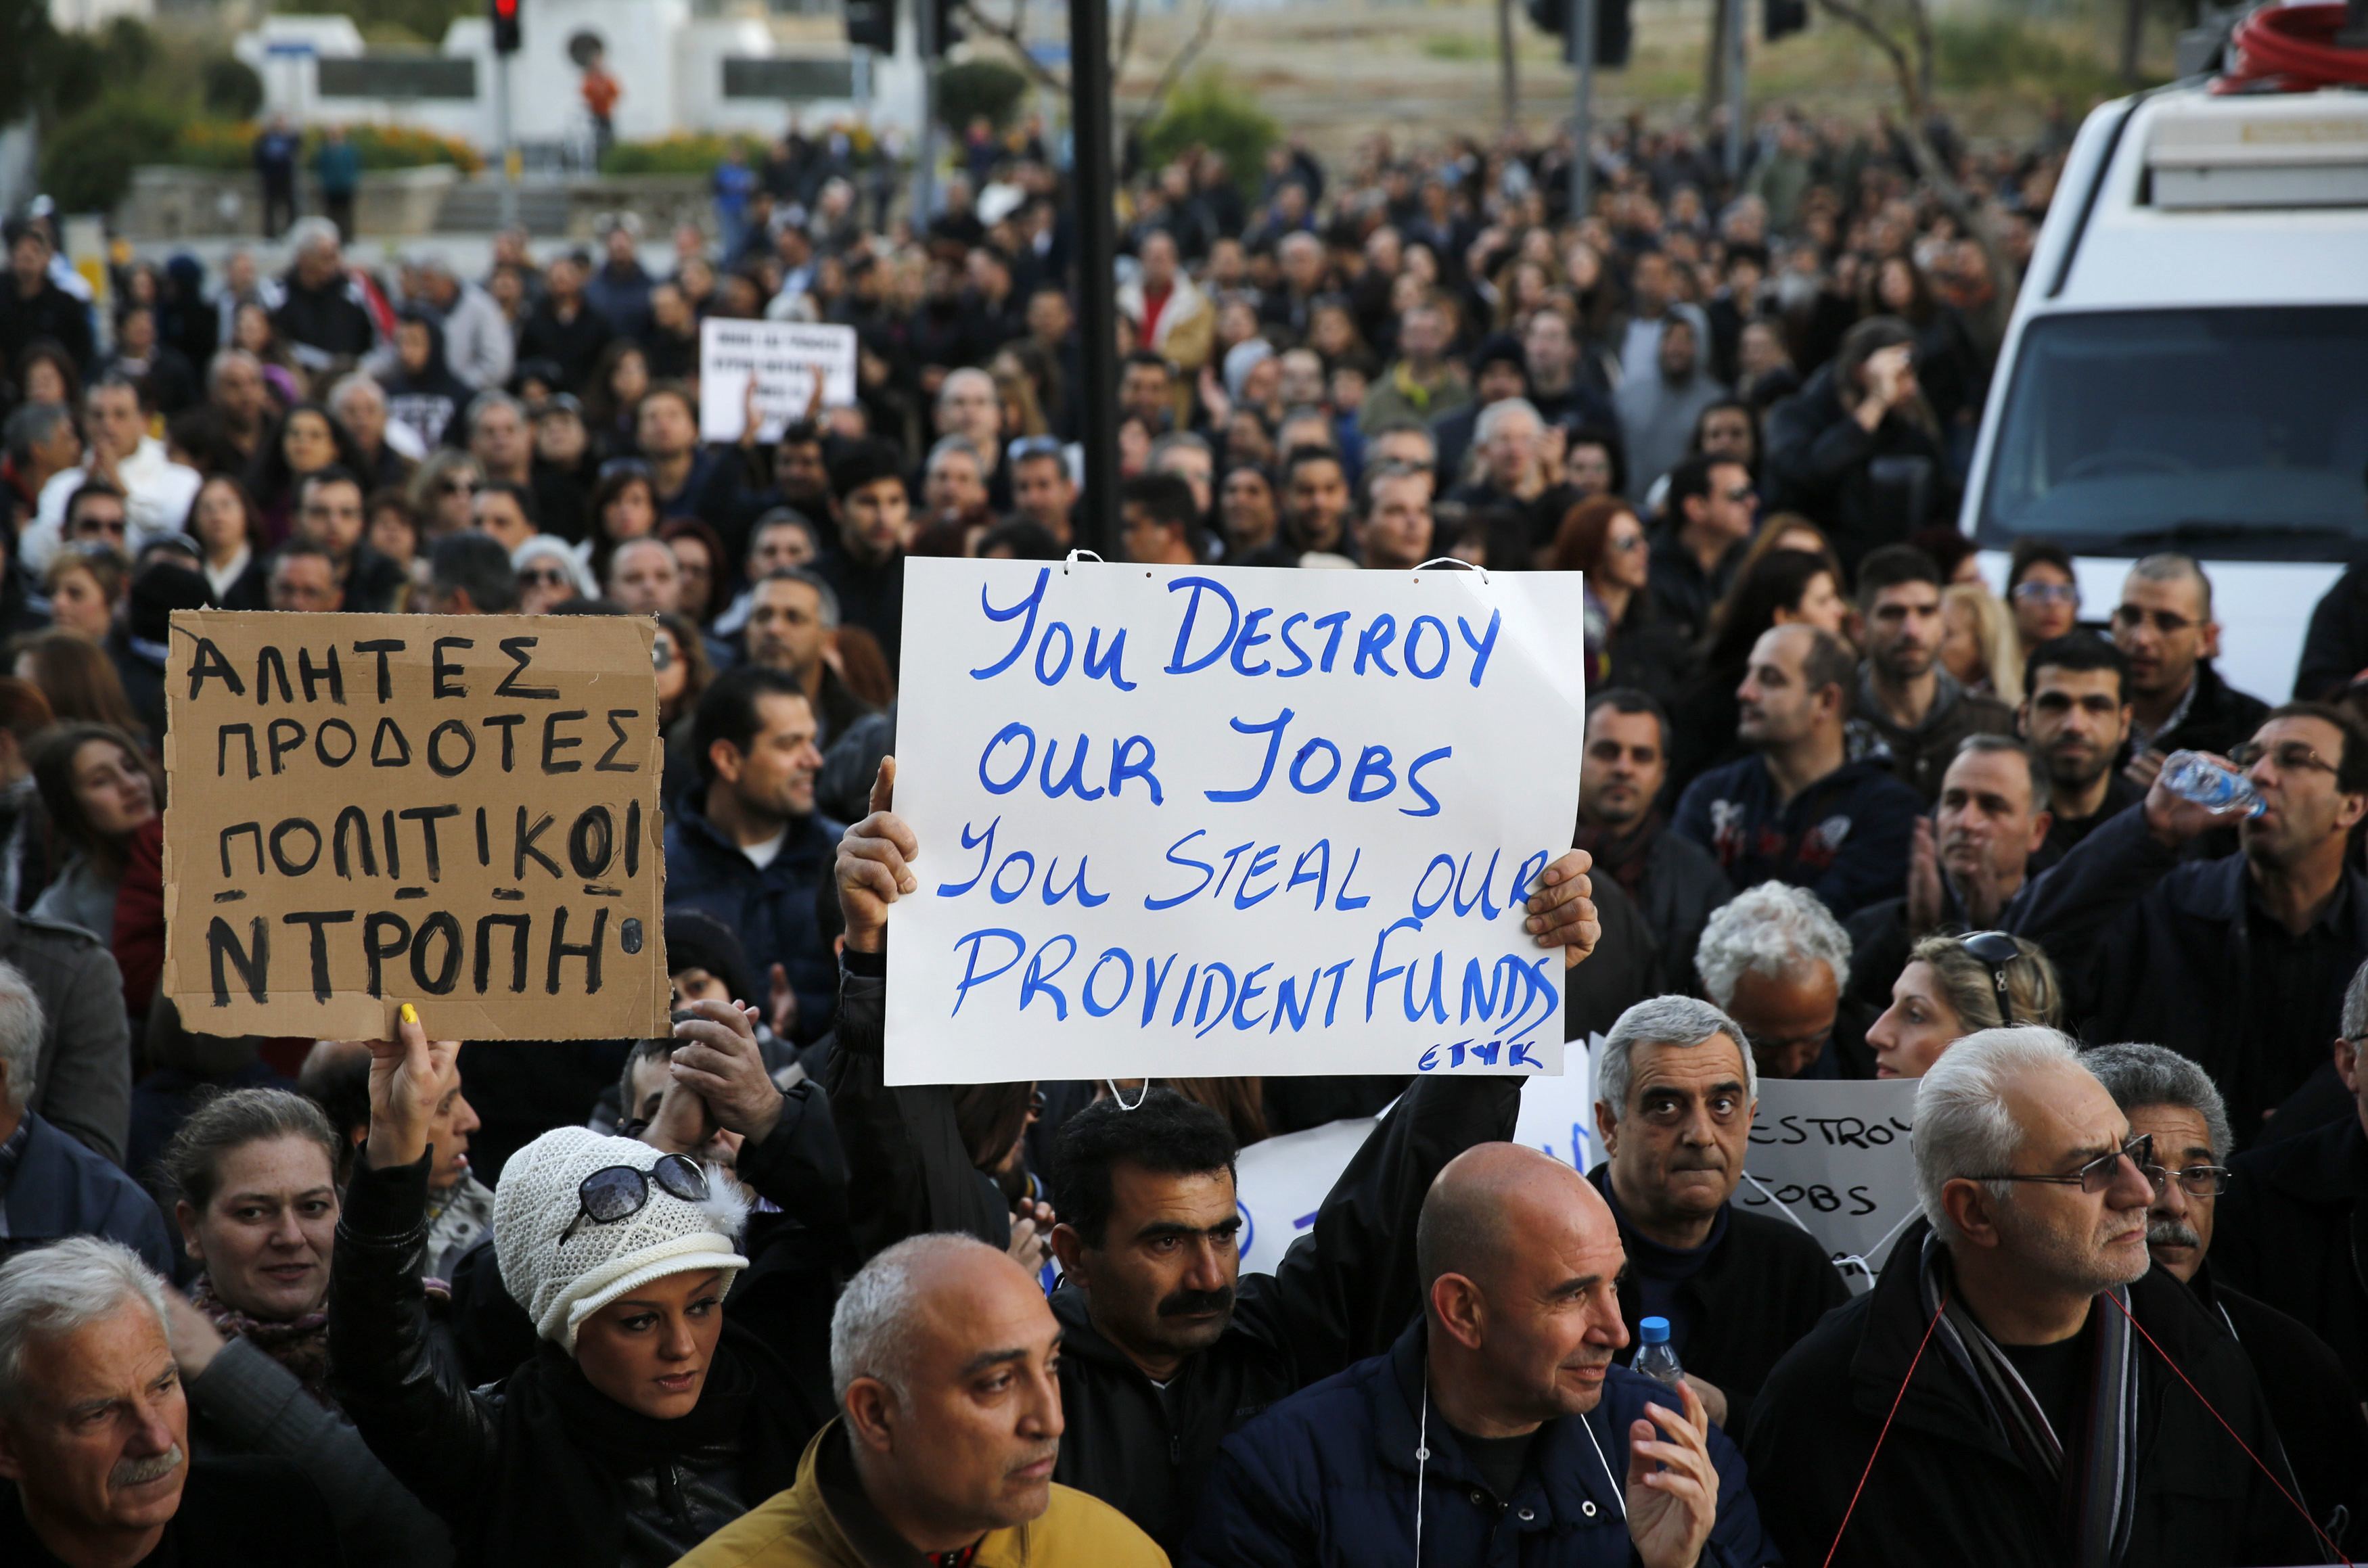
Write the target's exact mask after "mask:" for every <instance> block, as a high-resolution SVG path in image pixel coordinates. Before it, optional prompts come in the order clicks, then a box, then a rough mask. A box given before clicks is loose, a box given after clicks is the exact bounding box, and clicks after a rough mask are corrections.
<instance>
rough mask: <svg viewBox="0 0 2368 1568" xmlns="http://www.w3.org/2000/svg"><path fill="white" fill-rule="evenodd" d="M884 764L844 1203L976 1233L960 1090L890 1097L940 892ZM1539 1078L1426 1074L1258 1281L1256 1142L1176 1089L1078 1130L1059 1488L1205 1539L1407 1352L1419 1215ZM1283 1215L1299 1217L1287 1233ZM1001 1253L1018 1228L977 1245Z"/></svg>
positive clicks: (859, 832) (856, 836) (848, 1104)
mask: <svg viewBox="0 0 2368 1568" xmlns="http://www.w3.org/2000/svg"><path fill="white" fill-rule="evenodd" d="M895 778H896V772H895V759H894V758H893V757H890V758H886V759H884V760H883V761H882V764H881V769H880V774H879V777H878V778H877V779H875V780H874V782H873V785H872V789H871V814H870V815H868V816H866V817H865V818H864V819H863V820H862V821H861V822H860V823H858V824H855V825H854V826H853V827H851V828H849V829H848V832H847V835H846V837H845V838H844V839H843V840H841V842H840V844H839V850H838V863H837V882H838V899H839V907H840V909H841V910H842V911H844V912H845V914H846V916H847V945H846V950H845V954H844V956H843V960H842V961H843V964H844V969H843V971H842V978H841V981H840V987H839V1011H838V1017H837V1040H838V1047H837V1053H836V1055H835V1058H834V1060H833V1062H832V1066H831V1071H830V1080H829V1085H828V1086H829V1090H830V1097H831V1108H832V1113H833V1116H834V1118H835V1119H836V1120H837V1125H838V1126H839V1127H840V1128H841V1129H843V1130H848V1137H847V1140H846V1142H847V1152H848V1160H849V1162H850V1169H849V1177H850V1179H849V1184H848V1197H849V1202H850V1207H851V1209H852V1210H853V1214H852V1216H851V1217H852V1220H853V1223H854V1227H855V1232H856V1234H857V1236H858V1238H859V1240H860V1241H864V1242H869V1243H870V1244H872V1245H878V1244H879V1243H880V1241H881V1240H882V1239H883V1238H884V1239H891V1240H893V1239H894V1237H895V1236H897V1235H906V1234H912V1233H918V1232H925V1231H936V1230H949V1229H953V1228H955V1227H956V1226H958V1225H963V1224H965V1223H966V1222H970V1223H974V1221H972V1216H973V1214H974V1213H975V1208H974V1200H975V1197H976V1194H977V1192H978V1188H979V1176H978V1174H977V1172H976V1171H975V1170H974V1169H973V1167H972V1165H971V1163H970V1160H969V1158H968V1156H967V1155H966V1153H964V1152H963V1150H962V1142H961V1140H960V1138H959V1136H957V1135H956V1129H955V1128H954V1125H953V1117H952V1109H951V1091H949V1090H947V1089H945V1088H943V1087H942V1086H939V1087H933V1088H899V1089H893V1090H892V1089H890V1088H888V1087H887V1086H886V1085H885V1083H884V1062H883V1060H882V1049H883V1046H882V1033H883V1023H884V1019H883V1010H884V1005H885V978H886V973H887V956H886V949H887V925H888V909H889V905H890V904H892V903H894V902H895V901H896V899H897V898H899V897H900V896H905V895H908V894H910V893H912V892H915V891H916V890H917V889H918V888H919V886H920V881H919V876H918V874H917V873H916V871H915V870H914V869H913V867H912V864H911V863H912V861H913V860H914V859H915V858H917V857H918V856H919V854H920V853H921V845H920V842H919V840H918V839H917V838H916V836H915V835H914V833H913V830H912V828H911V826H910V825H909V824H906V823H905V820H904V819H903V818H901V817H899V816H897V815H896V814H895V812H894V787H895ZM1588 864H1589V862H1588V858H1587V857H1586V855H1585V854H1583V853H1581V852H1579V851H1577V850H1573V851H1571V852H1570V853H1569V854H1567V855H1565V856H1564V857H1563V858H1561V859H1560V860H1557V861H1555V862H1554V864H1553V865H1552V866H1549V867H1547V868H1546V869H1545V870H1544V871H1543V873H1541V874H1540V876H1539V879H1538V881H1537V882H1536V883H1535V884H1534V890H1533V892H1532V894H1531V898H1530V900H1529V901H1528V917H1527V920H1526V927H1527V931H1528V940H1529V941H1530V942H1531V943H1534V944H1535V945H1536V946H1537V948H1539V949H1561V950H1562V954H1563V961H1564V964H1565V967H1568V966H1570V965H1574V964H1577V963H1578V962H1579V961H1580V960H1583V959H1585V958H1586V957H1587V956H1588V954H1589V953H1590V952H1592V951H1593V950H1594V948H1595V945H1596V942H1597V940H1598V939H1599V937H1600V936H1601V927H1600V923H1599V921H1598V919H1597V915H1596V908H1595V903H1594V902H1593V899H1592V896H1591V891H1592V884H1591V883H1590V881H1588V876H1587V874H1586V873H1587V868H1588ZM1519 1111H1520V1079H1519V1078H1514V1077H1482V1076H1473V1075H1461V1076H1459V1075H1448V1074H1439V1075H1434V1076H1429V1077H1425V1078H1422V1079H1419V1080H1417V1083H1416V1084H1415V1085H1414V1086H1413V1087H1412V1088H1411V1089H1409V1090H1408V1091H1407V1092H1406V1095H1405V1096H1403V1097H1402V1098H1401V1099H1400V1101H1399V1102H1398V1104H1397V1106H1396V1108H1395V1109H1393V1110H1392V1111H1391V1112H1390V1114H1389V1115H1388V1116H1387V1117H1385V1118H1384V1119H1383V1120H1382V1122H1381V1123H1380V1125H1379V1126H1378V1127H1377V1128H1376V1129H1375V1130H1374V1131H1373V1132H1372V1134H1371V1135H1370V1136H1369V1137H1368V1138H1367V1140H1366V1142H1365V1144H1364V1146H1363V1147H1362V1148H1361V1149H1360V1151H1359V1152H1358V1153H1357V1156H1356V1157H1355V1159H1353V1160H1352V1161H1351V1162H1350V1163H1349V1169H1348V1170H1347V1171H1346V1172H1345V1173H1343V1174H1342V1176H1341V1177H1340V1180H1339V1182H1338V1184H1337V1185H1336V1187H1334V1189H1333V1191H1332V1193H1331V1194H1330V1195H1329V1196H1328V1197H1327V1198H1326V1200H1325V1203H1324V1206H1323V1208H1322V1209H1321V1210H1319V1211H1318V1212H1317V1214H1316V1216H1315V1223H1314V1227H1313V1229H1312V1230H1311V1231H1310V1232H1309V1233H1307V1234H1305V1235H1303V1236H1302V1237H1301V1238H1300V1239H1299V1240H1298V1241H1297V1242H1296V1243H1295V1244H1293V1245H1292V1249H1291V1251H1290V1252H1289V1253H1288V1254H1287V1255H1286V1256H1285V1257H1284V1258H1283V1261H1282V1263H1281V1267H1278V1268H1277V1270H1276V1271H1275V1272H1274V1273H1272V1274H1251V1275H1247V1276H1246V1275H1244V1274H1243V1273H1242V1272H1241V1255H1240V1252H1239V1250H1238V1244H1239V1239H1240V1233H1241V1229H1242V1215H1241V1210H1240V1207H1239V1205H1238V1204H1237V1203H1236V1201H1235V1155H1236V1153H1237V1149H1236V1146H1235V1140H1234V1135H1233V1132H1232V1130H1231V1129H1230V1127H1229V1126H1228V1125H1227V1123H1226V1121H1225V1119H1224V1118H1223V1117H1221V1116H1219V1115H1218V1114H1217V1113H1216V1112H1215V1111H1213V1110H1211V1109H1209V1108H1207V1107H1205V1106H1201V1105H1199V1104H1197V1103H1195V1102H1191V1101H1188V1100H1186V1099H1185V1098H1183V1096H1179V1095H1178V1094H1177V1093H1176V1092H1175V1091H1173V1090H1172V1089H1156V1088H1155V1089H1151V1090H1149V1091H1147V1093H1146V1094H1145V1095H1144V1098H1143V1099H1142V1100H1141V1102H1140V1103H1139V1104H1137V1105H1136V1106H1135V1108H1133V1109H1132V1110H1129V1109H1124V1108H1121V1107H1120V1105H1119V1104H1118V1103H1117V1101H1116V1100H1114V1099H1110V1100H1102V1101H1100V1102H1099V1103H1097V1104H1095V1105H1092V1106H1088V1107H1087V1108H1085V1109H1083V1110H1081V1111H1079V1112H1077V1113H1076V1115H1075V1116H1073V1117H1071V1118H1070V1119H1069V1120H1068V1121H1067V1122H1066V1123H1065V1124H1064V1126H1063V1127H1062V1129H1061V1131H1060V1139H1059V1143H1058V1146H1057V1148H1056V1151H1055V1156H1054V1165H1053V1211H1054V1212H1055V1213H1056V1214H1058V1215H1059V1216H1060V1221H1061V1222H1060V1223H1059V1224H1058V1225H1057V1226H1055V1227H1054V1228H1053V1252H1054V1255H1055V1256H1056V1257H1057V1258H1058V1260H1059V1262H1060V1266H1061V1270H1062V1273H1063V1275H1064V1281H1063V1283H1062V1285H1061V1287H1060V1288H1059V1289H1058V1290H1055V1291H1054V1292H1053V1313H1054V1315H1055V1316H1057V1317H1058V1318H1059V1319H1060V1320H1061V1324H1062V1327H1063V1330H1064V1343H1063V1350H1062V1361H1061V1390H1062V1402H1063V1408H1064V1412H1065V1417H1066V1419H1067V1421H1068V1423H1069V1425H1070V1427H1071V1428H1072V1436H1071V1439H1070V1441H1069V1442H1068V1443H1066V1444H1065V1445H1064V1446H1063V1448H1062V1449H1061V1463H1060V1469H1059V1471H1057V1474H1058V1477H1059V1479H1060V1480H1061V1481H1062V1482H1063V1483H1065V1484H1067V1485H1072V1486H1076V1487H1077V1488H1078V1489H1079V1490H1081V1491H1085V1492H1090V1493H1092V1494H1094V1495H1095V1496H1097V1497H1099V1498H1101V1499H1102V1500H1103V1501H1105V1502H1107V1503H1110V1504H1111V1505H1112V1506H1116V1507H1117V1508H1118V1509H1119V1510H1120V1511H1121V1513H1123V1514H1125V1515H1126V1516H1127V1517H1129V1518H1131V1519H1133V1521H1134V1522H1135V1523H1136V1524H1138V1525H1140V1526H1142V1527H1143V1528H1144V1530H1146V1531H1148V1532H1149V1533H1150V1535H1151V1537H1152V1539H1153V1540H1156V1541H1158V1542H1159V1543H1160V1544H1161V1545H1162V1546H1163V1547H1166V1548H1168V1549H1169V1550H1171V1551H1172V1550H1173V1549H1174V1547H1175V1545H1176V1544H1177V1543H1178V1542H1179V1541H1180V1540H1181V1539H1182V1538H1183V1535H1184V1533H1185V1531H1186V1530H1187V1529H1188V1528H1190V1525H1191V1522H1192V1517H1193V1514H1194V1511H1195V1508H1196V1507H1197V1506H1198V1504H1199V1501H1200V1496H1201V1488H1202V1486H1203V1485H1204V1484H1205V1483H1206V1480H1207V1477H1208V1474H1209V1469H1210V1466H1211V1465H1212V1464H1213V1463H1214V1462H1215V1460H1216V1457H1217V1449H1218V1446H1219V1445H1220V1444H1221V1443H1223V1442H1224V1439H1225V1437H1227V1436H1228V1435H1229V1434H1231V1433H1232V1432H1233V1431H1234V1429H1235V1427H1237V1426H1240V1425H1241V1424H1242V1423H1243V1422H1244V1421H1246V1420H1247V1419H1248V1418H1249V1417H1250V1416H1252V1415H1256V1414H1257V1413H1258V1411H1260V1410H1262V1409H1264V1408H1265V1407H1266V1406H1268V1405H1269V1404H1272V1403H1276V1402H1277V1401H1279V1400H1281V1399H1282V1398H1284V1397H1286V1396H1288V1395H1290V1394H1292V1393H1295V1392H1298V1391H1299V1390H1300V1389H1302V1388H1304V1387H1305V1386H1306V1385H1308V1384H1309V1383H1311V1382H1314V1381H1316V1380H1318V1379H1320V1378H1324V1377H1328V1376H1330V1375H1331V1374H1332V1373H1334V1372H1337V1371H1338V1370H1339V1369H1341V1368H1343V1367H1346V1366H1348V1365H1349V1363H1351V1362H1353V1361H1355V1360H1356V1359H1358V1358H1360V1357H1362V1356H1368V1355H1371V1354H1372V1353H1373V1352H1375V1351H1377V1350H1379V1349H1381V1348H1382V1347H1383V1346H1387V1345H1388V1344H1389V1343H1390V1342H1391V1341H1392V1340H1393V1339H1394V1338H1395V1337H1396V1335H1397V1334H1398V1331H1399V1330H1400V1329H1401V1328H1403V1327H1404V1326H1405V1324H1406V1318H1407V1317H1408V1316H1409V1315H1410V1314H1411V1313H1412V1312H1413V1311H1414V1308H1415V1305H1416V1297H1417V1292H1418V1289H1419V1287H1418V1285H1417V1281H1416V1279H1415V1267H1414V1258H1413V1248H1414V1234H1413V1233H1414V1224H1413V1220H1414V1217H1415V1215H1416V1213H1417V1210H1419V1207H1420V1205H1421V1201H1422V1194H1423V1193H1424V1192H1425V1191H1426V1190H1428V1188H1429V1184H1430V1181H1431V1178H1432V1177H1433V1176H1435V1175H1437V1173H1438V1172H1439V1170H1440V1167H1442V1166H1443V1165H1446V1164H1447V1162H1448V1161H1449V1160H1451V1159H1452V1158H1454V1157H1455V1156H1456V1155H1457V1154H1459V1153H1463V1151H1464V1150H1465V1149H1467V1148H1470V1147H1471V1146H1472V1145H1474V1144H1475V1143H1482V1142H1490V1141H1496V1140H1503V1139H1508V1138H1510V1137H1511V1136H1512V1133H1513V1128H1514V1123H1515V1121H1516V1119H1518V1115H1519ZM1282 1222H1283V1223H1285V1224H1288V1223H1290V1220H1289V1219H1288V1218H1285V1219H1284V1220H1283V1221H1282ZM974 1233H977V1234H979V1237H980V1239H981V1240H983V1241H985V1242H988V1243H990V1244H995V1245H997V1246H1002V1245H1006V1244H1008V1241H1009V1233H1008V1228H1007V1227H1006V1225H1004V1224H996V1225H993V1226H989V1227H985V1228H983V1229H979V1230H977V1231H975V1232H974Z"/></svg>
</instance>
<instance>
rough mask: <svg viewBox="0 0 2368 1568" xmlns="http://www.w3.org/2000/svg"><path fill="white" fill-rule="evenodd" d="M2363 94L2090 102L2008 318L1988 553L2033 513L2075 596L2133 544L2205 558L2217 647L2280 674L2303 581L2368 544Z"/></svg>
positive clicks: (1976, 517) (2178, 89)
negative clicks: (2073, 571) (2071, 568)
mask: <svg viewBox="0 0 2368 1568" xmlns="http://www.w3.org/2000/svg"><path fill="white" fill-rule="evenodd" d="M2363 475H2368V95H2363V94H2359V93H2342V92H2318V93H2297V94H2291V95H2283V96H2269V97H2265V96H2229V97H2214V96H2212V95H2211V94H2210V93H2209V92H2208V91H2206V90H2205V88H2204V87H2203V86H2202V85H2196V84H2180V85H2175V86H2171V87H2168V88H2163V89H2160V90H2157V91H2156V92H2153V93H2150V94H2141V95H2139V96H2138V97H2131V98H2123V99H2122V100H2120V101H2118V102H2115V103H2111V104H2107V105H2105V106H2104V107H2102V108H2099V109H2098V110H2097V111H2096V112H2095V113H2093V114H2091V115H2090V116H2089V119H2088V123H2086V124H2085V125H2083V126H2082V127H2081V128H2080V134H2079V137H2078V140H2077V141H2076V142H2074V143H2073V147H2072V151H2071V154H2070V157H2069V159H2068V161H2067V163H2066V168H2065V171H2064V178H2063V181H2062V183H2061V185H2060V186H2059V187H2057V190H2056V194H2055V200H2054V201H2053V202H2052V203H2051V204H2050V206H2049V208H2048V212H2047V221H2046V222H2045V224H2044V226H2043V227H2042V228H2041V231H2040V234H2039V240H2038V244H2037V246H2036V249H2035V250H2034V252H2033V254H2032V261H2031V267H2030V271H2029V273H2028V275H2027V276H2026V277H2025V278H2024V279H2023V284H2022V292H2021V298H2020V299H2019V300H2018V301H2016V304H2015V310H2014V316H2013V320H2012V322H2011V324H2009V327H2008V329H2007V335H2006V343H2005V346H2004V348H2003V350H2002V352H2001V353H2000V355H1999V358H1998V374H1997V377H1996V379H1995V381H1994V382H1993V384H1992V386H1991V389H1990V398H1989V405H1988V407H1987V410H1985V412H1984V414H1983V417H1982V428H1981V436H1980V439H1979V441H1978V442H1977V443H1976V445H1975V449H1974V460H1973V468H1972V472H1971V473H1970V475H1969V476H1968V479H1967V483H1966V489H1965V503H1964V513H1963V515H1962V517H1961V519H1960V525H1961V526H1962V527H1963V528H1964V531H1965V532H1966V533H1967V534H1968V535H1970V536H1972V538H1973V539H1974V540H1975V541H1976V542H1977V543H1978V544H1979V545H1980V546H1981V547H1982V550H1983V552H1984V554H1983V568H1984V574H1985V575H1986V576H1987V577H1988V578H1989V580H1990V581H1991V582H1992V583H1993V584H1994V585H2003V584H2004V583H2005V581H2006V562H2007V552H2008V551H2010V550H2012V548H2013V546H2014V542H2015V540H2018V539H2020V538H2021V537H2022V536H2024V535H2027V534H2029V535H2037V536H2039V537H2040V538H2043V539H2048V540H2054V541H2055V542H2056V543H2058V544H2060V545H2062V546H2064V547H2065V548H2066V550H2069V551H2072V553H2073V555H2074V556H2075V557H2076V559H2077V561H2078V578H2079V585H2080V597H2081V615H2082V618H2083V619H2101V618H2103V617H2105V616H2107V615H2110V614H2111V613H2112V608H2113V606H2114V605H2116V604H2118V603H2119V602H2120V596H2121V585H2122V579H2123V575H2124V574H2126V572H2127V570H2128V567H2129V563H2130V562H2131V561H2132V560H2133V559H2134V558H2135V557H2137V556H2140V555H2146V554H2149V553H2152V552H2153V551H2162V550H2176V551H2183V552H2185V553H2187V554H2190V555H2193V556H2195V557H2196V558H2198V559H2199V560H2201V561H2202V562H2203V563H2204V566H2205V569H2206V571H2207V572H2208V573H2209V574H2210V575H2211V578H2212V584H2213V589H2214V610H2215V611H2216V613H2217V617H2218V619H2219V620H2220V622H2221V624H2222V626H2223V627H2225V628H2226V632H2225V635H2224V637H2223V639H2222V652H2221V655H2220V659H2219V668H2220V672H2221V674H2222V675H2223V676H2226V678H2227V680H2228V681H2229V683H2230V684H2232V685H2234V686H2235V687H2237V688H2238V689H2240V690H2243V691H2248V692H2250V693H2252V694H2253V695H2254V696H2256V697H2260V698H2262V699H2266V700H2268V701H2270V702H2273V703H2274V702H2280V701H2283V700H2284V699H2286V698H2287V696H2288V695H2289V694H2290V693H2291V692H2292V691H2293V689H2294V668H2295V665H2296V663H2297V662H2298V660H2299V657H2300V654H2301V652H2302V640H2303V633H2304V631H2305V628H2306V626H2307V624H2308V622H2309V619H2310V612H2311V609H2312V607H2313V606H2315V605H2316V604H2317V602H2318V598H2319V596H2320V595H2322V594H2324V593H2325V592H2326V591H2327V588H2328V585H2329V584H2331V583H2333V582H2334V581H2335V579H2336V577H2337V575H2338V574H2340V572H2341V571H2342V568H2343V566H2344V565H2345V564H2346V563H2348V562H2350V561H2351V560H2352V559H2353V556H2354V552H2355V551H2360V550H2362V547H2368V479H2363Z"/></svg>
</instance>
